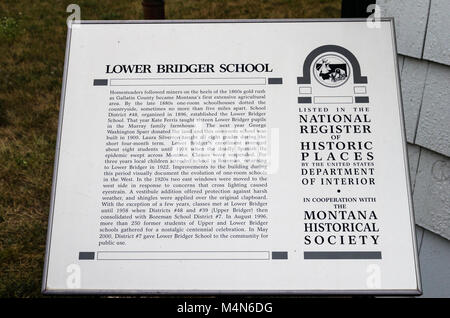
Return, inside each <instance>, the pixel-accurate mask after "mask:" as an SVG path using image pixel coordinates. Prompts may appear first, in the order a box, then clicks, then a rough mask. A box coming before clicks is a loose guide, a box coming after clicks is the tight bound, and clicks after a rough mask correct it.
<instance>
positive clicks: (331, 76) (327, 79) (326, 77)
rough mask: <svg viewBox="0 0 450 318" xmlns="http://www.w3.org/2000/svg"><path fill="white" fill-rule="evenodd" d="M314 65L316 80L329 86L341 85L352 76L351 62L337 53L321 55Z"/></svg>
mask: <svg viewBox="0 0 450 318" xmlns="http://www.w3.org/2000/svg"><path fill="white" fill-rule="evenodd" d="M312 67H313V70H312V71H313V73H314V77H315V78H316V80H317V81H318V82H319V83H320V84H322V85H324V86H327V87H338V86H341V85H343V84H344V83H345V82H347V80H348V78H349V77H350V63H349V62H348V61H347V59H346V58H345V57H343V56H341V55H338V54H336V53H325V54H322V55H319V56H318V57H317V58H316V60H315V61H314V63H313V65H312Z"/></svg>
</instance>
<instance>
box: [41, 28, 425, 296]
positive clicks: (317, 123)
mask: <svg viewBox="0 0 450 318" xmlns="http://www.w3.org/2000/svg"><path fill="white" fill-rule="evenodd" d="M43 288H44V291H45V292H49V293H57V292H70V293H75V292H81V293H99V292H106V293H147V292H148V293H156V292H169V293H170V292H176V293H180V292H181V293H183V292H185V293H193V292H199V293H218V292H226V293H237V292H244V293H373V294H386V293H388V294H390V293H404V294H417V293H419V292H420V279H419V272H418V267H417V254H416V247H415V234H414V222H413V218H412V206H411V197H410V188H409V178H408V167H407V155H406V148H405V137H404V130H403V119H402V110H401V97H400V90H399V80H398V72H397V62H396V49H395V42H394V35H393V23H392V21H391V20H382V21H380V23H379V25H377V26H376V27H374V28H369V27H368V26H367V24H366V21H361V20H350V21H342V20H336V21H323V20H321V21H306V20H305V21H302V20H300V21H285V20H282V21H273V20H271V21H233V22H226V21H183V22H181V21H164V22H161V23H150V22H142V23H141V22H113V23H108V22H101V21H99V22H83V23H81V24H76V25H73V26H72V28H71V29H70V30H69V36H68V44H67V52H66V65H65V76H64V85H63V94H62V103H61V117H60V127H59V139H58V146H57V151H56V164H55V175H54V184H53V194H52V206H51V214H50V222H49V236H48V248H47V255H46V267H45V273H44V283H43Z"/></svg>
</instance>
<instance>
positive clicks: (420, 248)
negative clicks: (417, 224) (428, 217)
mask: <svg viewBox="0 0 450 318" xmlns="http://www.w3.org/2000/svg"><path fill="white" fill-rule="evenodd" d="M425 231H426V230H425V229H424V228H422V235H421V236H422V237H421V238H420V245H419V250H418V251H417V252H418V253H419V256H420V251H422V244H423V239H424V237H425Z"/></svg>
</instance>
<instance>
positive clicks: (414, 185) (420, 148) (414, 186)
mask: <svg viewBox="0 0 450 318" xmlns="http://www.w3.org/2000/svg"><path fill="white" fill-rule="evenodd" d="M418 147H419V158H417V167H416V172H415V173H416V175H415V176H414V183H413V184H412V194H413V195H414V189H415V188H416V180H417V174H418V173H419V165H420V157H421V156H422V147H420V146H418ZM413 201H414V200H413Z"/></svg>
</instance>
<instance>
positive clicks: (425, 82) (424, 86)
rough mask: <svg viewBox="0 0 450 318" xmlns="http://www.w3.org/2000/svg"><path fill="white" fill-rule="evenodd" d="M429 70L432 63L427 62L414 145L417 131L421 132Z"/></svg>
mask: <svg viewBox="0 0 450 318" xmlns="http://www.w3.org/2000/svg"><path fill="white" fill-rule="evenodd" d="M429 69H430V62H427V70H426V72H425V81H424V82H423V90H422V98H421V99H420V107H419V114H418V115H417V121H416V130H415V131H414V140H413V142H414V144H415V143H416V138H417V131H418V130H419V123H420V115H421V114H422V108H423V107H422V106H423V96H424V95H425V89H426V88H427V78H428V70H429ZM421 151H422V150H421Z"/></svg>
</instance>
